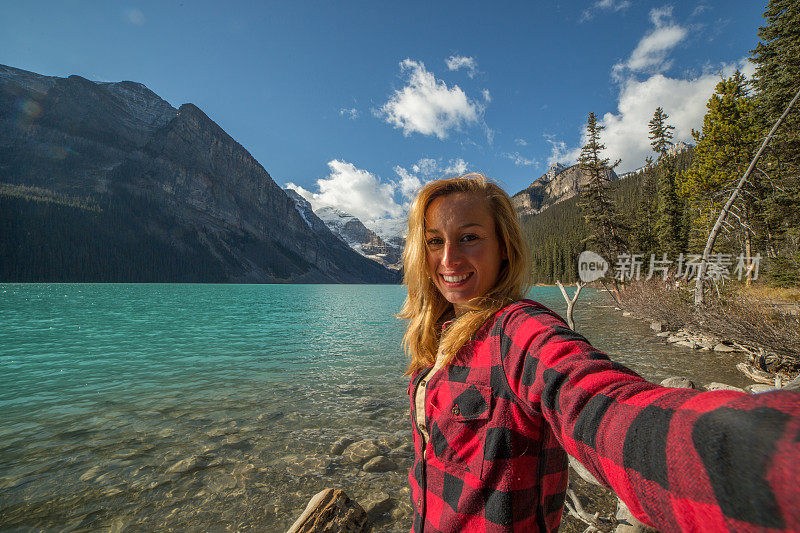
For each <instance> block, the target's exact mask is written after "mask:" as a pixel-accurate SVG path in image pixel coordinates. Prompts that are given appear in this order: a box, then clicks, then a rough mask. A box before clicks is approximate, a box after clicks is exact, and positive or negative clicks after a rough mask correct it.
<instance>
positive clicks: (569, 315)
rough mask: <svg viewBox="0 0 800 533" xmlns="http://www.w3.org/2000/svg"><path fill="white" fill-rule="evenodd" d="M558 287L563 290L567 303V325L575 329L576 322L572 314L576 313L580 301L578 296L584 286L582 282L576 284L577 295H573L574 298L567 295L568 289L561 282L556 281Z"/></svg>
mask: <svg viewBox="0 0 800 533" xmlns="http://www.w3.org/2000/svg"><path fill="white" fill-rule="evenodd" d="M556 285H558V288H559V289H561V294H563V295H564V300H566V301H567V324H569V328H570V329H575V320H573V318H572V312H573V311H574V308H575V302H577V301H578V296H579V295H580V294H581V289H582V288H583V286H584V284H583V283H581V282H580V281H576V282H575V287H576V289H575V294H573V295H572V298H570V297H569V296H568V295H567V289H565V288H564V286H563V285H562V284H561V281H556Z"/></svg>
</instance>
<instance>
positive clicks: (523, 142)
mask: <svg viewBox="0 0 800 533" xmlns="http://www.w3.org/2000/svg"><path fill="white" fill-rule="evenodd" d="M514 144H516V145H517V146H528V141H526V140H525V139H521V138H520V139H514Z"/></svg>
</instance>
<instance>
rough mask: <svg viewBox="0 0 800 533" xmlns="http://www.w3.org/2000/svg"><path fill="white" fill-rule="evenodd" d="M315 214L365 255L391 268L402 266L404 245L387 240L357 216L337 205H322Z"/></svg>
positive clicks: (334, 232) (336, 233)
mask: <svg viewBox="0 0 800 533" xmlns="http://www.w3.org/2000/svg"><path fill="white" fill-rule="evenodd" d="M315 214H316V215H317V216H318V217H319V218H320V219H321V220H322V221H323V222H324V223H325V225H326V226H328V228H329V229H330V230H331V231H332V232H333V234H334V235H337V236H338V237H339V238H340V239H342V240H343V241H344V242H345V243H346V244H347V245H348V246H350V247H351V248H352V249H353V250H355V251H357V252H358V253H360V254H361V255H363V256H364V257H368V258H370V259H372V260H374V261H377V262H379V263H381V264H382V265H384V266H387V267H389V268H400V262H401V255H402V247H401V246H398V245H397V244H395V243H388V242H386V241H385V240H384V239H382V238H381V237H380V236H379V235H378V234H377V233H376V232H374V231H372V230H371V229H369V228H368V227H366V226H365V225H364V223H363V222H361V221H360V220H359V219H358V218H356V217H355V216H353V215H351V214H350V213H346V212H344V211H341V210H339V209H336V208H335V207H322V208H320V209H318V210H317V211H315ZM390 229H391V228H390Z"/></svg>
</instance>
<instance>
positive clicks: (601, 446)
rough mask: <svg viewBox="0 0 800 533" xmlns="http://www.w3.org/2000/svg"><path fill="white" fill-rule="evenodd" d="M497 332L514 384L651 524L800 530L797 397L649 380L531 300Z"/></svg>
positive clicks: (590, 466)
mask: <svg viewBox="0 0 800 533" xmlns="http://www.w3.org/2000/svg"><path fill="white" fill-rule="evenodd" d="M495 330H496V331H493V332H492V333H493V337H494V339H495V340H494V342H498V343H499V347H498V348H499V350H500V353H501V357H502V365H503V369H504V375H505V377H506V378H507V380H508V386H509V388H510V389H511V391H512V392H513V393H514V394H515V395H517V396H518V397H519V399H520V400H521V401H522V403H523V404H524V405H525V406H526V407H527V408H528V409H530V410H531V412H532V413H536V414H538V413H541V414H542V415H543V416H544V417H545V419H546V420H547V421H548V422H549V424H550V426H551V427H552V429H553V432H554V433H555V436H556V438H557V439H558V440H559V441H560V442H561V444H562V445H563V447H564V449H565V450H566V451H567V453H569V454H570V455H572V456H574V457H575V458H576V459H578V460H579V461H580V462H581V463H583V464H584V465H585V466H586V467H587V468H588V469H589V471H590V472H591V473H592V474H593V475H594V476H595V477H596V478H597V479H598V480H599V481H601V482H602V483H604V484H605V485H606V486H608V487H609V488H611V489H612V490H614V492H616V493H617V495H618V496H619V497H620V498H621V499H622V500H623V501H624V502H625V503H626V504H627V505H628V507H629V508H630V510H631V512H632V513H633V514H634V515H635V516H636V517H637V518H639V519H640V520H641V521H642V522H644V523H646V524H649V525H652V526H654V527H657V528H659V529H661V530H663V531H675V530H703V531H710V530H715V531H716V530H730V531H751V530H764V529H776V530H800V393H795V392H789V391H775V392H768V393H763V394H758V395H749V394H744V393H740V392H734V391H714V392H699V391H693V390H687V389H670V388H664V387H660V386H658V385H654V384H651V383H648V382H647V381H645V380H644V379H642V378H641V377H639V376H638V375H637V374H635V373H634V372H632V371H631V370H629V369H627V368H625V367H624V366H622V365H619V364H617V363H614V362H612V361H610V360H609V359H608V357H607V356H606V355H605V354H603V353H601V352H599V351H597V350H595V349H594V348H593V347H592V346H591V345H590V344H589V343H588V342H587V341H586V339H584V338H583V337H581V336H580V335H578V334H577V333H575V332H573V331H572V330H570V329H569V328H567V327H566V325H565V324H564V322H563V321H562V320H561V319H560V318H559V317H558V316H557V315H556V314H554V313H552V312H551V311H549V310H548V309H546V308H544V307H543V306H540V305H538V304H534V303H520V304H518V305H515V306H514V307H512V308H511V309H510V310H509V311H508V312H506V313H504V316H503V317H502V319H501V320H500V321H499V322H498V324H497V325H496V328H495Z"/></svg>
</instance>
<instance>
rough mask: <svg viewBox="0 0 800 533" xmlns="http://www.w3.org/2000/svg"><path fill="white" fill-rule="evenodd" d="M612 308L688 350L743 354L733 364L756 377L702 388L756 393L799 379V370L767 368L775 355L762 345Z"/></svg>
mask: <svg viewBox="0 0 800 533" xmlns="http://www.w3.org/2000/svg"><path fill="white" fill-rule="evenodd" d="M614 310H616V311H621V312H622V316H623V317H628V318H634V319H637V320H644V321H646V322H649V323H650V329H651V330H652V331H653V332H654V333H655V335H656V337H660V338H662V339H664V341H665V342H666V343H668V344H672V345H674V346H681V347H683V348H688V349H690V350H699V351H706V352H710V351H713V352H718V353H741V354H744V356H745V357H744V361H742V362H739V363H737V364H736V365H735V366H736V368H737V369H738V370H739V371H740V372H742V374H744V375H745V376H746V377H747V378H749V379H751V380H752V381H756V383H754V384H752V385H747V386H746V387H744V388H741V387H735V386H732V385H726V384H724V383H716V382H711V383H709V384H707V385H706V386H705V387H704V388H705V389H706V390H719V389H729V390H739V391H742V392H749V393H753V394H756V393H760V392H767V391H769V390H775V389H778V388H782V387H786V386H787V385H788V384H789V383H794V382H796V381H798V380H800V374H798V375H797V376H794V377H793V376H788V375H786V374H783V373H778V372H770V371H769V370H768V369H767V365H768V362H769V361H770V359H775V358H777V357H778V356H776V355H774V354H768V353H767V352H765V351H764V350H763V349H759V348H753V347H748V346H743V345H741V344H739V343H737V342H734V341H731V340H728V339H722V338H720V337H718V336H715V335H712V334H709V333H707V332H700V331H693V330H690V329H688V328H686V327H680V328H667V326H666V325H665V324H664V323H663V322H660V321H656V320H652V319H650V318H647V317H642V316H638V315H636V314H635V313H632V312H631V311H625V310H623V309H622V308H620V307H615V308H614ZM662 385H663V383H662ZM668 386H672V385H668ZM691 388H696V387H691Z"/></svg>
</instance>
